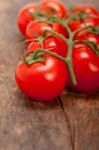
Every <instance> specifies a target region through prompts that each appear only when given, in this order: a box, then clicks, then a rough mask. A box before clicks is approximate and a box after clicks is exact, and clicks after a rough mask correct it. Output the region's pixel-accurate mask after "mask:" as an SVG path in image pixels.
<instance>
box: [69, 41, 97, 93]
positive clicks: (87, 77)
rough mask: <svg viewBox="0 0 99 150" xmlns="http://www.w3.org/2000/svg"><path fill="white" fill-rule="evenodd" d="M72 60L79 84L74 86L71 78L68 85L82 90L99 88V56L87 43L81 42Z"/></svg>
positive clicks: (90, 90)
mask: <svg viewBox="0 0 99 150" xmlns="http://www.w3.org/2000/svg"><path fill="white" fill-rule="evenodd" d="M72 60H73V68H74V73H75V76H76V80H77V85H76V86H74V85H73V84H72V83H71V80H70V79H69V80H68V85H69V86H70V87H71V88H72V89H75V90H77V91H80V92H92V91H96V90H99V56H97V55H96V54H95V53H94V52H93V51H92V49H91V48H89V47H88V46H87V45H85V44H82V43H79V44H76V45H75V47H74V49H73V54H72Z"/></svg>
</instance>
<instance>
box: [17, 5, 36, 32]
mask: <svg viewBox="0 0 99 150" xmlns="http://www.w3.org/2000/svg"><path fill="white" fill-rule="evenodd" d="M30 10H32V11H33V12H35V11H36V10H37V5H36V4H29V5H26V6H24V7H23V8H22V9H21V10H20V12H19V14H18V18H17V25H18V28H19V30H20V31H21V33H22V34H23V35H25V32H26V27H27V25H28V24H29V23H30V22H31V21H33V20H34V17H33V16H32V15H31V14H30V13H29V11H30Z"/></svg>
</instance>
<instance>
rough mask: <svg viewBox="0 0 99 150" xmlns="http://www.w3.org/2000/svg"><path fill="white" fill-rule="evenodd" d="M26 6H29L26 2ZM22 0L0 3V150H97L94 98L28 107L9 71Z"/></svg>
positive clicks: (97, 98)
mask: <svg viewBox="0 0 99 150" xmlns="http://www.w3.org/2000/svg"><path fill="white" fill-rule="evenodd" d="M31 2H32V0H31ZM25 3H27V0H23V1H20V0H2V1H0V150H99V94H98V93H96V94H92V95H84V94H78V93H74V92H71V91H67V92H64V93H63V94H62V96H61V97H60V98H57V99H56V100H55V101H53V102H48V103H36V102H31V101H29V100H28V99H27V98H26V97H25V96H23V95H22V93H21V92H20V91H19V89H18V88H17V86H16V83H15V79H14V71H15V67H16V64H17V62H18V60H19V59H18V58H19V56H20V53H21V51H22V49H23V46H22V45H23V44H22V43H20V42H21V41H22V40H23V37H22V36H21V35H20V33H19V32H18V30H17V26H16V17H17V13H18V10H19V9H20V7H21V6H22V5H23V4H25Z"/></svg>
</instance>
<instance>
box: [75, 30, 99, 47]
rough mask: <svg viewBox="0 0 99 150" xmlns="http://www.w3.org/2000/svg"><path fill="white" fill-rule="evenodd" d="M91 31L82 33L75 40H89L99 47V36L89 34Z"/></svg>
mask: <svg viewBox="0 0 99 150" xmlns="http://www.w3.org/2000/svg"><path fill="white" fill-rule="evenodd" d="M88 30H89V29H87V28H86V29H84V30H82V31H80V32H79V33H78V34H77V35H76V36H75V39H80V40H88V41H90V42H94V43H95V44H96V45H97V46H98V47H99V35H97V34H94V33H90V32H88Z"/></svg>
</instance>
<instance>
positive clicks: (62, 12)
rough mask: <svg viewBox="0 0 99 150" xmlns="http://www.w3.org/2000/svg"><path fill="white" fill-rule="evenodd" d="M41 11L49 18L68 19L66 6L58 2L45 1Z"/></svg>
mask: <svg viewBox="0 0 99 150" xmlns="http://www.w3.org/2000/svg"><path fill="white" fill-rule="evenodd" d="M41 11H42V12H43V13H45V14H47V15H49V16H53V15H57V16H58V17H59V18H66V17H67V10H66V8H65V7H64V5H63V4H62V3H61V2H59V1H57V0H43V1H42V2H41Z"/></svg>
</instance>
